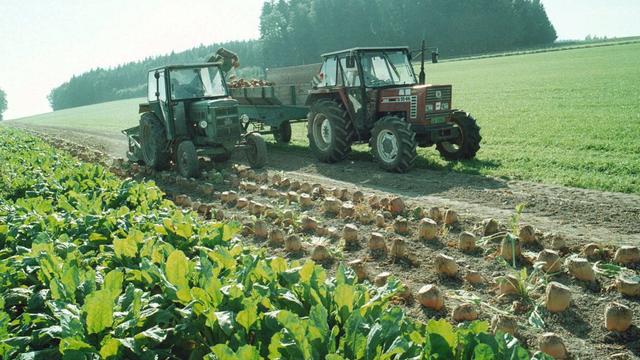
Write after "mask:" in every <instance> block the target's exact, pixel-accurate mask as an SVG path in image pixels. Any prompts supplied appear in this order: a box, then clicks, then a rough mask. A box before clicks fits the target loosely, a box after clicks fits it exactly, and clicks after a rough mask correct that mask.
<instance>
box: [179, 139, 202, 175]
mask: <svg viewBox="0 0 640 360" xmlns="http://www.w3.org/2000/svg"><path fill="white" fill-rule="evenodd" d="M176 166H177V168H178V173H179V174H180V175H182V176H184V177H186V178H195V177H198V176H199V175H200V166H199V164H198V153H197V152H196V147H195V145H193V142H191V141H189V140H185V141H183V142H181V143H180V144H179V145H178V151H177V152H176Z"/></svg>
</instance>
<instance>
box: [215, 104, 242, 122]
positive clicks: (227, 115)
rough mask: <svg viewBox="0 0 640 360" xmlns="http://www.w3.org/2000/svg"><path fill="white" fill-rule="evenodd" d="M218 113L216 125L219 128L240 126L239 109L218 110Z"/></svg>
mask: <svg viewBox="0 0 640 360" xmlns="http://www.w3.org/2000/svg"><path fill="white" fill-rule="evenodd" d="M215 112H216V125H218V126H222V127H224V126H235V125H237V124H238V122H239V120H238V108H237V107H229V108H217V109H216V110H215Z"/></svg>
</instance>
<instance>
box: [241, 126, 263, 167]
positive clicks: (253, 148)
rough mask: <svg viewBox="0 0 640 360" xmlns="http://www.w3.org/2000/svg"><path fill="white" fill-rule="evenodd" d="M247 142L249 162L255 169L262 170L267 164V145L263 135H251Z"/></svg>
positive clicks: (248, 135)
mask: <svg viewBox="0 0 640 360" xmlns="http://www.w3.org/2000/svg"><path fill="white" fill-rule="evenodd" d="M246 141H247V161H249V165H251V167H252V168H254V169H260V168H262V167H264V165H265V164H266V163H267V143H266V142H265V141H264V138H263V137H262V135H260V134H258V133H249V134H247V136H246Z"/></svg>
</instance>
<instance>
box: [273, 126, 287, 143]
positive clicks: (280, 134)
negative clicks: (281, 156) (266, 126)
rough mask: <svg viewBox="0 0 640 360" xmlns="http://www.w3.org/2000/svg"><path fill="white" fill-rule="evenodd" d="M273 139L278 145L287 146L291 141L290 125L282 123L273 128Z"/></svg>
mask: <svg viewBox="0 0 640 360" xmlns="http://www.w3.org/2000/svg"><path fill="white" fill-rule="evenodd" d="M273 138H274V139H275V140H276V142H277V143H279V144H288V143H289V142H290V141H291V123H290V122H289V121H284V122H283V123H282V124H280V126H278V127H277V128H273Z"/></svg>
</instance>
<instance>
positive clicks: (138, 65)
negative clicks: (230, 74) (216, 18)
mask: <svg viewBox="0 0 640 360" xmlns="http://www.w3.org/2000/svg"><path fill="white" fill-rule="evenodd" d="M220 47H225V48H228V49H230V50H233V51H234V52H236V53H237V54H238V55H239V57H240V63H241V65H242V66H248V67H254V66H258V65H259V66H262V65H263V64H262V50H261V46H260V42H259V41H257V40H251V41H232V42H227V43H219V44H212V45H207V46H204V45H200V46H198V47H195V48H192V49H189V50H186V51H182V52H178V53H176V52H172V53H171V54H167V55H162V56H154V57H148V58H146V59H144V60H141V61H135V62H130V63H127V64H123V65H120V66H117V67H114V68H108V69H103V68H98V69H93V70H91V71H88V72H86V73H84V74H82V75H78V76H74V77H72V78H71V79H70V80H69V81H67V82H65V83H64V84H62V85H60V86H58V87H56V88H55V89H53V90H52V91H51V92H50V93H49V96H48V99H49V104H50V105H51V108H52V109H53V110H61V109H66V108H71V107H76V106H83V105H90V104H97V103H101V102H106V101H113V100H121V99H131V98H135V97H142V96H145V95H146V91H147V72H148V71H149V70H150V69H152V68H155V67H160V66H164V65H170V64H184V63H195V62H203V61H204V60H205V59H206V58H207V57H208V56H210V55H212V54H213V53H214V52H215V51H216V50H217V49H219V48H220Z"/></svg>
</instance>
